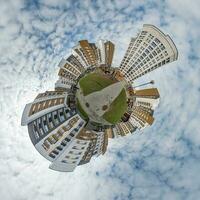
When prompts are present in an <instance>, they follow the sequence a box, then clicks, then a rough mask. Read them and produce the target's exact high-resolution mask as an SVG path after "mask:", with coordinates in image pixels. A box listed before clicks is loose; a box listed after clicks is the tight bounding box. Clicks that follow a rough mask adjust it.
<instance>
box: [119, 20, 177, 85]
mask: <svg viewBox="0 0 200 200" xmlns="http://www.w3.org/2000/svg"><path fill="white" fill-rule="evenodd" d="M177 58H178V51H177V48H176V46H175V44H174V43H173V41H172V39H171V38H170V37H169V35H165V34H164V33H163V32H162V31H161V30H159V29H158V28H157V27H155V26H153V25H148V24H145V25H144V26H143V29H142V31H141V32H140V33H139V34H138V36H137V38H132V39H131V42H130V44H129V47H128V49H127V51H126V53H125V56H124V58H123V60H122V62H121V64H120V67H119V69H120V71H121V73H122V74H123V75H124V77H125V79H126V80H127V81H129V82H132V81H134V80H135V79H137V78H139V77H141V76H142V75H144V74H146V73H149V72H151V71H152V70H154V69H156V68H158V67H161V66H163V65H165V64H167V63H170V62H173V61H175V60H177Z"/></svg>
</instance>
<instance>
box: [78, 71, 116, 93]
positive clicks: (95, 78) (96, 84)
mask: <svg viewBox="0 0 200 200" xmlns="http://www.w3.org/2000/svg"><path fill="white" fill-rule="evenodd" d="M115 82H116V81H114V80H111V79H109V78H107V77H105V76H104V75H102V74H98V73H91V74H88V75H86V76H84V77H83V78H81V79H80V81H79V85H80V87H81V90H82V92H83V95H84V96H86V95H88V94H90V93H93V92H97V91H100V90H102V89H103V88H105V87H107V86H109V85H111V84H113V83H115Z"/></svg>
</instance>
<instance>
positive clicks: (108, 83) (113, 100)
mask: <svg viewBox="0 0 200 200" xmlns="http://www.w3.org/2000/svg"><path fill="white" fill-rule="evenodd" d="M78 86H79V88H80V89H79V90H78V91H77V94H76V98H77V109H78V110H79V113H80V114H81V116H82V117H83V118H84V119H86V120H87V119H90V120H91V121H94V122H96V123H101V124H104V125H106V124H107V125H111V124H116V123H117V122H119V121H120V119H121V117H122V116H123V114H124V113H125V112H126V110H127V97H126V91H125V87H124V83H123V82H117V81H115V80H112V79H110V78H108V77H107V76H106V75H104V74H100V73H91V74H88V75H86V76H85V77H83V78H81V79H80V81H79V84H78Z"/></svg>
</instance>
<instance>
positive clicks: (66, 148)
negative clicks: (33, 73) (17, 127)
mask: <svg viewBox="0 0 200 200" xmlns="http://www.w3.org/2000/svg"><path fill="white" fill-rule="evenodd" d="M66 99H67V93H66V92H64V91H46V92H45V93H40V94H39V95H38V96H37V97H36V98H35V100H34V101H33V102H32V103H30V104H27V105H26V107H25V109H24V112H23V115H22V125H27V126H28V132H29V136H30V139H31V141H32V143H33V145H34V146H35V148H36V149H37V151H38V152H39V153H40V154H41V155H42V156H43V157H45V158H46V159H47V160H49V161H51V165H50V169H53V170H56V171H65V172H70V171H73V170H74V169H75V168H76V166H77V165H80V164H85V163H87V162H89V161H90V159H91V157H92V156H94V155H96V156H98V155H100V154H104V153H105V151H106V148H107V144H108V137H107V135H106V134H104V133H102V132H101V133H100V132H94V131H93V132H91V131H87V130H85V129H84V126H85V124H86V122H85V121H84V120H83V119H82V118H81V117H80V116H79V114H78V113H77V112H76V110H75V109H74V110H71V109H69V108H68V107H67V105H66Z"/></svg>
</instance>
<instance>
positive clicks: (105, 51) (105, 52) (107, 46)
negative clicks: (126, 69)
mask: <svg viewBox="0 0 200 200" xmlns="http://www.w3.org/2000/svg"><path fill="white" fill-rule="evenodd" d="M97 46H98V55H99V56H98V58H99V64H103V65H105V66H107V67H110V66H111V64H112V60H113V56H114V50H115V45H114V44H113V43H112V42H111V41H104V40H99V42H98V44H97Z"/></svg>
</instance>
